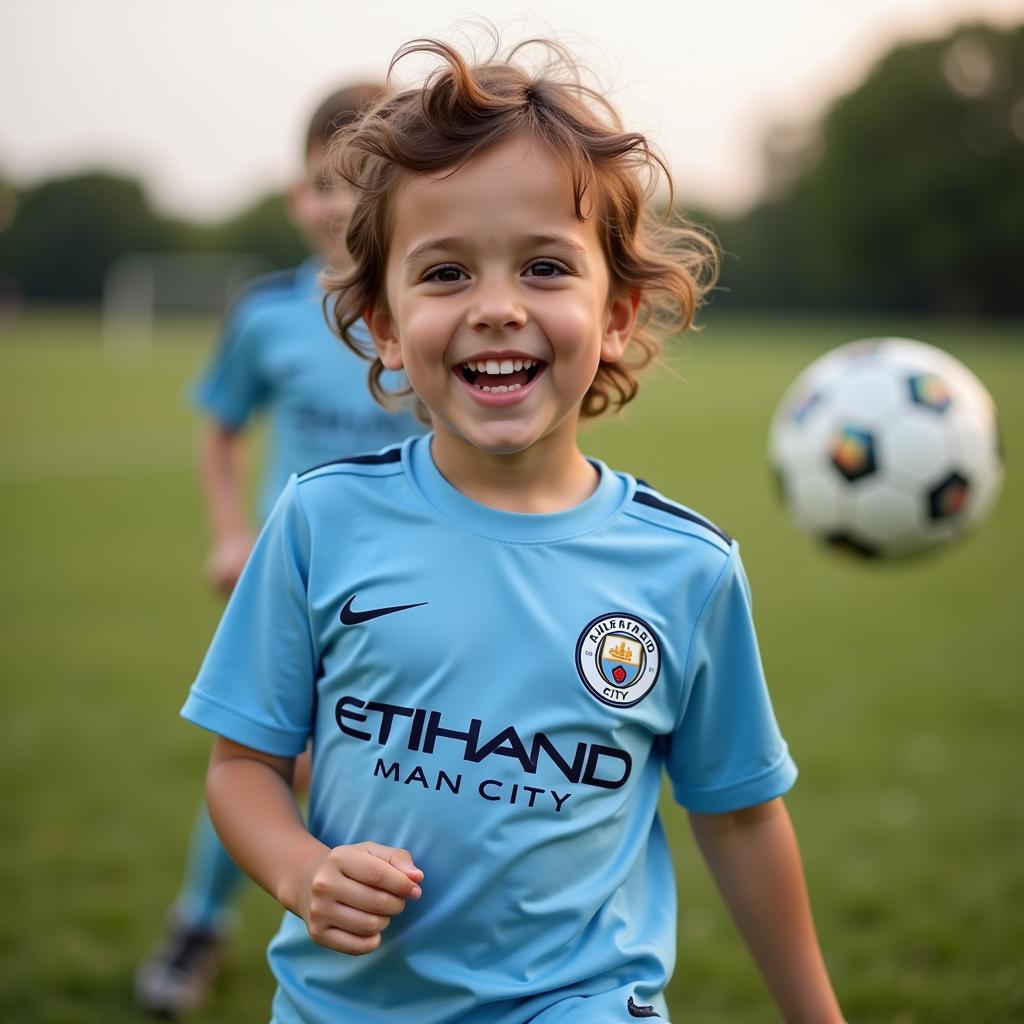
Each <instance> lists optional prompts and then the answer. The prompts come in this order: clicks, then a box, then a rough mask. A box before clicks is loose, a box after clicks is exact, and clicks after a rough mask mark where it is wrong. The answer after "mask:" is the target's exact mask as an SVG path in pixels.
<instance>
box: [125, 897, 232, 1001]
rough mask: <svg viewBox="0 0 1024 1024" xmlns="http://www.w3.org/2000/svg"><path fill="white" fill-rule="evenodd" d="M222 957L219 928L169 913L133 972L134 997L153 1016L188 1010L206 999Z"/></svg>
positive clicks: (222, 946) (222, 948)
mask: <svg viewBox="0 0 1024 1024" xmlns="http://www.w3.org/2000/svg"><path fill="white" fill-rule="evenodd" d="M223 960H224V939H223V936H222V935H221V934H220V933H219V932H216V931H214V930H213V929H210V928H201V927H193V926H190V925H186V924H185V923H184V922H182V921H180V920H178V919H177V918H174V917H172V918H171V921H170V923H169V924H168V927H167V931H166V933H165V935H164V937H163V939H162V940H161V941H160V944H159V945H158V946H157V947H156V949H155V950H154V951H153V953H152V954H151V955H150V956H149V957H147V958H146V959H145V960H144V961H143V962H142V963H141V964H140V965H139V969H138V971H136V973H135V1001H136V1002H137V1003H138V1004H139V1006H140V1007H142V1009H143V1010H145V1011H146V1012H147V1013H150V1014H153V1015H154V1016H156V1017H165V1018H171V1019H173V1018H176V1017H181V1016H184V1015H185V1014H188V1013H191V1012H192V1011H193V1010H196V1009H198V1008H199V1007H200V1006H201V1005H202V1004H203V1003H204V1002H206V999H207V997H208V996H209V995H210V990H211V989H212V988H213V983H214V982H215V981H216V978H217V974H218V973H219V971H220V968H221V964H222V963H223Z"/></svg>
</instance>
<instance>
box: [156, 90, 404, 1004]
mask: <svg viewBox="0 0 1024 1024" xmlns="http://www.w3.org/2000/svg"><path fill="white" fill-rule="evenodd" d="M382 92H383V90H382V88H381V87H380V86H378V85H370V84H366V85H353V86H349V87H347V88H344V89H341V90H339V91H337V92H335V93H333V94H332V95H330V96H328V97H327V98H326V99H325V100H324V101H323V102H322V103H321V104H320V106H319V107H318V109H317V110H316V112H315V113H314V115H313V117H312V119H311V120H310V123H309V127H308V130H307V133H306V145H305V149H304V160H305V166H304V172H303V177H302V178H301V179H300V180H299V181H297V182H296V183H295V184H294V185H293V186H292V188H291V189H290V191H289V204H290V209H291V213H292V217H293V219H294V221H295V223H296V224H297V225H298V227H299V229H300V230H301V232H302V234H303V237H304V239H305V241H306V243H307V244H308V246H309V248H310V250H311V252H312V253H313V256H312V257H311V258H310V259H309V260H308V261H307V262H305V263H304V264H302V265H301V266H299V267H297V268H296V269H295V270H292V271H288V272H285V273H279V274H270V275H267V276H266V277H263V278H260V279H257V280H256V281H255V282H253V283H251V284H250V285H249V286H248V287H247V288H246V290H245V292H244V293H243V294H242V295H241V297H240V298H239V299H238V301H237V302H236V303H235V305H234V307H233V309H232V310H231V311H230V313H229V315H228V317H227V320H226V323H225V327H224V331H223V334H222V337H221V340H220V343H219V345H218V347H217V349H216V351H215V353H214V355H213V357H212V359H211V360H210V362H209V364H208V366H207V367H206V369H205V370H204V372H203V373H202V375H201V377H200V378H199V380H198V382H197V384H196V386H195V390H194V399H195V402H196V404H197V406H198V407H199V409H200V410H201V411H202V412H203V413H204V414H205V415H206V417H207V421H206V423H205V425H204V429H203V434H202V439H201V452H200V466H201V479H202V489H203V494H204V497H205V500H206V505H207V511H208V517H209V522H210V531H211V535H212V540H213V544H212V549H211V552H210V556H209V560H208V572H209V575H210V580H211V583H212V584H213V586H214V587H215V588H216V589H217V590H218V591H220V592H221V593H223V594H225V595H227V594H229V593H230V592H231V590H232V588H233V587H234V585H235V582H236V581H237V579H238V576H239V574H240V573H241V571H242V567H243V566H244V565H245V561H246V559H247V558H248V556H249V552H250V550H251V548H252V544H253V540H254V534H253V532H252V529H251V527H250V517H249V514H248V508H247V504H248V503H247V500H246V497H245V489H244V473H243V462H244V455H245V448H246V434H247V429H248V425H249V422H250V419H251V417H252V415H253V414H254V413H256V412H265V413H266V415H267V416H268V418H269V420H270V431H269V439H268V440H269V451H268V453H267V458H266V463H265V465H264V468H263V480H262V488H261V492H260V494H261V496H260V503H259V512H260V518H261V520H262V519H265V518H266V516H267V514H268V513H269V511H270V509H271V507H272V506H273V503H274V500H275V499H276V498H277V495H278V494H279V493H280V491H281V488H282V487H283V486H284V484H285V482H286V481H287V479H288V477H289V475H290V474H292V473H295V472H298V471H301V470H303V469H308V468H309V467H310V466H315V465H318V464H319V463H322V462H326V461H327V460H329V459H333V458H337V457H338V456H340V455H345V454H348V453H350V452H355V451H362V450H374V449H376V448H382V447H384V446H386V445H389V444H393V443H395V442H396V441H400V440H402V439H403V438H405V437H407V436H409V435H410V434H418V433H422V431H423V429H424V428H423V425H422V424H421V423H420V422H419V421H418V420H417V419H416V418H415V417H414V416H413V414H412V413H411V412H408V411H406V412H400V413H389V412H386V411H385V410H383V409H382V408H381V407H380V406H379V405H378V404H377V403H376V402H375V401H374V400H373V398H372V397H371V395H370V392H369V390H368V388H367V383H366V364H365V362H364V361H363V360H361V359H359V358H358V357H357V356H356V355H355V354H353V353H352V352H351V351H350V350H349V349H348V348H346V347H345V346H344V345H342V344H341V343H340V341H339V340H338V338H337V337H336V336H335V335H334V334H332V333H331V331H330V329H329V328H328V326H327V322H326V320H325V317H324V311H323V291H322V289H321V288H320V285H319V284H318V282H317V275H318V274H319V273H320V271H321V270H322V269H323V268H324V267H325V266H331V267H334V268H336V269H338V270H340V271H344V269H345V267H346V266H347V254H346V253H345V249H344V236H345V231H346V229H347V226H348V219H349V216H350V214H351V210H352V205H353V202H354V198H355V197H354V195H353V193H352V191H351V189H349V188H347V187H345V186H344V185H341V184H337V185H332V184H330V183H328V180H327V177H326V175H325V168H324V163H325V160H326V159H327V153H328V145H329V142H330V139H331V136H332V134H333V133H334V131H335V130H336V129H337V128H340V127H343V126H345V125H347V124H350V123H351V122H353V121H354V120H356V119H357V118H358V116H359V115H360V114H361V113H362V112H363V111H365V110H367V109H368V108H369V107H370V106H372V105H373V103H374V102H375V101H377V100H378V99H379V98H380V97H381V95H382ZM396 380H400V377H399V376H398V375H396ZM241 878H242V874H241V872H240V871H239V869H238V868H237V867H236V865H235V864H234V862H233V861H232V860H231V858H230V857H229V855H228V854H227V852H226V851H225V850H224V848H223V846H222V845H221V843H220V840H219V839H218V838H217V835H216V833H215V832H214V831H213V828H212V826H211V825H210V822H209V818H208V816H207V814H206V809H205V806H204V807H203V808H201V810H200V814H199V817H198V819H197V821H196V825H195V828H194V831H193V836H192V841H191V845H190V851H189V856H188V862H187V864H186V868H185V878H184V882H183V885H182V889H181V892H180V893H179V895H178V898H177V900H176V902H175V905H174V909H173V910H172V912H171V914H170V920H169V923H168V928H167V934H166V935H165V936H164V938H163V940H162V941H161V943H160V945H159V947H158V948H157V950H156V951H155V953H154V954H153V955H152V956H151V957H150V958H149V959H147V960H146V962H145V963H143V965H142V966H141V968H140V970H139V972H138V975H137V978H136V995H137V998H138V1001H139V1003H140V1004H141V1005H142V1006H143V1007H144V1008H145V1009H147V1010H149V1011H150V1012H153V1013H158V1014H161V1015H164V1016H168V1015H170V1016H177V1015H179V1014H181V1013H184V1012H186V1011H188V1010H191V1009H193V1008H194V1007H195V1006H197V1005H198V1004H199V1003H200V1002H201V1001H202V1000H203V999H204V998H205V996H206V994H207V990H208V989H209V986H210V984H211V982H212V980H213V978H214V975H215V972H216V970H217V967H218V964H219V961H220V955H221V946H222V942H223V938H224V932H225V930H226V926H227V923H228V919H229V915H230V911H231V909H232V906H233V902H234V894H235V892H236V890H237V886H238V882H239V881H240V880H241Z"/></svg>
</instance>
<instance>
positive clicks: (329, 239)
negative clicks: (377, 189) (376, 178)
mask: <svg viewBox="0 0 1024 1024" xmlns="http://www.w3.org/2000/svg"><path fill="white" fill-rule="evenodd" d="M326 162H327V151H326V149H325V148H324V147H322V146H314V147H313V148H312V149H310V151H309V154H308V155H307V157H306V167H305V171H304V173H303V176H302V179H301V180H300V181H298V182H296V183H295V185H294V186H292V189H291V190H290V192H289V194H288V199H289V207H290V209H291V215H292V219H293V220H294V221H295V224H296V226H297V227H298V229H299V231H300V232H301V233H302V237H303V239H304V240H305V242H306V245H308V246H309V248H310V250H311V251H312V252H313V253H315V254H316V255H317V256H318V257H319V258H320V259H321V260H322V261H323V262H325V263H335V264H337V263H338V262H345V261H346V260H347V258H348V256H347V253H346V251H345V232H346V231H348V222H349V220H350V219H351V217H352V210H353V209H354V207H355V193H354V192H353V190H352V189H351V188H350V187H349V186H348V185H347V184H346V183H345V182H342V181H337V180H335V179H333V178H329V177H328V176H327V167H326Z"/></svg>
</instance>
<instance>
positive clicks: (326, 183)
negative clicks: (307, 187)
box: [313, 178, 331, 192]
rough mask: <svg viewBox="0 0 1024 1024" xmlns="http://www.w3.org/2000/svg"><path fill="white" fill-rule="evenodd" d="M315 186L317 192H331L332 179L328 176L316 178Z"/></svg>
mask: <svg viewBox="0 0 1024 1024" xmlns="http://www.w3.org/2000/svg"><path fill="white" fill-rule="evenodd" d="M313 188H314V189H315V190H316V191H317V192H330V191H331V182H330V179H328V178H316V179H315V180H314V181H313Z"/></svg>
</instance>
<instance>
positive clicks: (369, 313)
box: [363, 307, 402, 370]
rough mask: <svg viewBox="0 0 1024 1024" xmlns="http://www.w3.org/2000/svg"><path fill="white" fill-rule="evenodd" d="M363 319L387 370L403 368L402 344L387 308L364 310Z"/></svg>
mask: <svg viewBox="0 0 1024 1024" xmlns="http://www.w3.org/2000/svg"><path fill="white" fill-rule="evenodd" d="M363 320H364V321H365V322H366V326H367V327H369V328H370V337H371V338H373V344H374V347H375V348H376V349H377V355H378V356H380V361H381V362H382V363H383V364H384V369H385V370H401V369H402V346H401V345H400V344H399V343H398V335H397V334H396V332H395V322H394V320H392V319H391V314H390V313H389V312H388V311H387V309H383V308H380V307H375V308H368V309H364V310H363Z"/></svg>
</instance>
